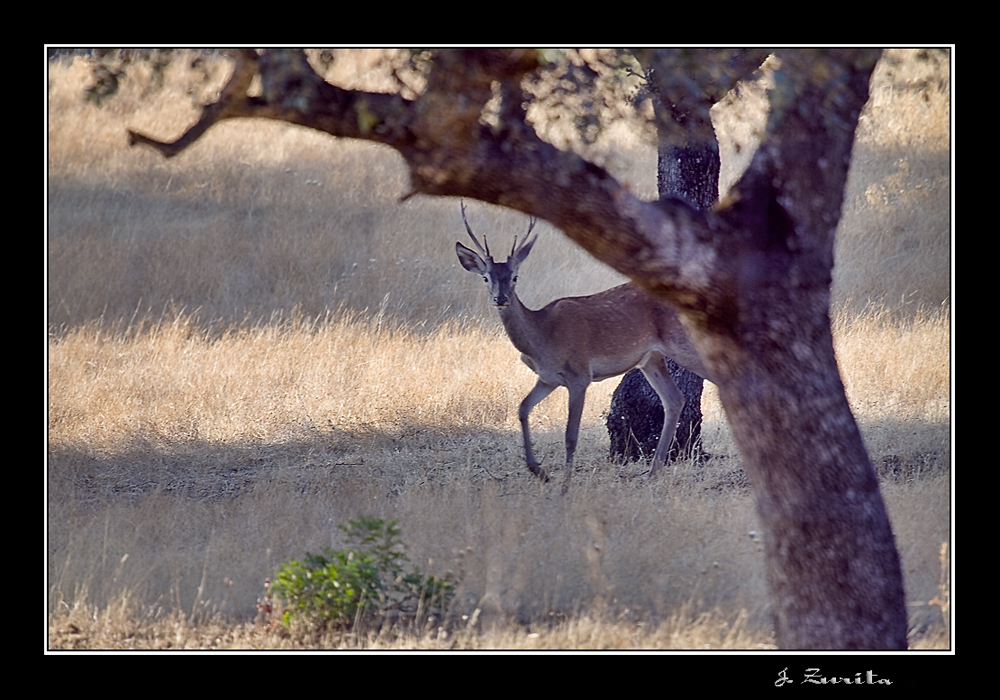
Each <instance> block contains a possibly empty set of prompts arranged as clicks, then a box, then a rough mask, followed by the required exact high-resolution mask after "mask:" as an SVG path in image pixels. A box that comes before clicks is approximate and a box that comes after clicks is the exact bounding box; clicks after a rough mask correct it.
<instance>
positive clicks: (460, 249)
mask: <svg viewBox="0 0 1000 700" xmlns="http://www.w3.org/2000/svg"><path fill="white" fill-rule="evenodd" d="M455 252H456V253H457V254H458V261H459V262H460V263H462V267H464V268H465V269H466V270H468V271H469V272H475V273H476V274H477V275H483V276H484V277H485V276H486V272H487V270H486V263H485V262H484V261H483V259H482V258H481V257H479V255H478V254H477V253H476V252H475V251H473V250H472V249H470V248H466V247H465V246H464V245H462V244H461V243H456V244H455Z"/></svg>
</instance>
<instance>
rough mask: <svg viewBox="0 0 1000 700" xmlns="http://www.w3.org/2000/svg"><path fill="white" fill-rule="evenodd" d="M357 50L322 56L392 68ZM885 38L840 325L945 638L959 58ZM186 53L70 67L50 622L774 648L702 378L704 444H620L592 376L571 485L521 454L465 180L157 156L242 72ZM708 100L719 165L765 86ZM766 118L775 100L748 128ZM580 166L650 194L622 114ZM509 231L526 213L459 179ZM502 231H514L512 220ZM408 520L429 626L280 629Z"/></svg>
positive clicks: (900, 521) (857, 389)
mask: <svg viewBox="0 0 1000 700" xmlns="http://www.w3.org/2000/svg"><path fill="white" fill-rule="evenodd" d="M365 59H366V56H365V55H362V57H361V59H359V60H357V61H355V60H354V58H353V57H351V56H342V57H339V58H338V60H337V61H336V62H335V63H334V64H333V66H332V69H331V70H332V71H333V72H332V74H331V75H330V79H331V80H333V81H343V82H342V84H345V85H347V84H350V83H352V81H364V80H366V79H370V77H369V76H367V75H366V73H365V65H364V63H365ZM948 61H949V59H948V57H947V56H944V57H941V56H939V55H933V54H932V55H930V56H927V55H926V53H924V54H921V53H920V52H914V51H894V52H891V54H890V55H889V56H888V57H887V59H884V60H883V63H882V64H881V65H880V67H879V69H878V71H877V73H876V77H875V79H874V80H873V90H872V99H871V101H870V103H869V105H868V108H867V109H866V113H865V114H864V115H863V117H862V121H861V124H860V126H859V129H858V141H857V145H856V147H855V156H854V161H853V164H852V170H851V179H850V184H849V187H848V192H847V195H846V199H845V205H844V216H843V219H842V221H841V225H840V228H839V230H838V248H837V266H836V268H835V286H834V298H835V305H834V336H835V341H836V346H837V353H838V361H839V363H840V367H841V372H842V375H843V377H844V382H845V385H846V387H847V391H848V398H849V399H850V401H851V405H852V408H853V410H854V412H855V416H856V418H857V420H858V423H859V425H860V428H861V430H862V433H863V434H864V437H865V440H866V444H867V446H868V449H869V452H870V454H871V457H872V460H873V462H874V463H875V465H876V468H877V469H878V470H879V473H880V476H881V486H882V489H883V495H884V497H885V499H886V502H887V506H888V509H889V514H890V517H891V520H892V525H893V529H894V532H895V535H896V541H897V545H898V548H899V550H900V555H901V557H902V562H903V572H904V576H905V585H906V594H907V601H908V604H909V606H910V608H909V611H910V619H911V635H910V644H911V647H922V648H947V647H949V645H950V643H951V641H950V628H949V621H950V612H949V610H948V596H949V595H950V581H949V579H948V578H947V572H948V571H949V569H950V567H949V566H948V565H947V560H948V556H949V552H950V550H949V549H948V546H947V545H948V543H950V541H951V519H952V512H951V508H952V493H951V484H952V476H953V475H952V467H953V463H952V449H953V446H952V426H951V395H952V387H951V355H950V349H951V296H950V295H951V291H950V290H951V279H950V274H951V269H950V264H951V258H950V250H951V248H950V246H951V211H950V207H951V180H950V167H951V164H950V150H949V149H950V138H951V137H950V111H949V110H950V73H949V70H950V68H949V63H948ZM228 66H229V64H228V63H227V61H226V59H225V58H223V57H221V56H217V55H213V56H200V55H198V56H196V55H195V54H193V53H191V54H187V53H182V54H181V56H180V57H178V58H175V60H174V61H173V62H172V63H171V64H170V66H169V67H168V68H167V69H166V70H165V72H164V73H163V75H162V80H163V84H162V87H151V85H152V84H154V83H155V81H152V80H151V78H150V76H149V75H148V73H149V68H148V66H146V65H142V64H138V65H133V66H130V68H129V71H130V72H129V78H128V79H127V80H125V81H124V82H123V83H122V85H121V87H120V90H119V92H118V94H117V95H116V96H115V97H114V98H113V99H108V100H105V101H104V102H103V103H102V104H100V105H97V104H95V103H93V102H87V101H85V100H84V93H85V91H86V89H87V88H88V86H89V85H91V83H92V81H93V78H92V76H91V69H90V64H89V62H88V59H86V58H83V57H76V58H71V57H65V58H61V59H53V60H50V62H49V65H48V86H49V87H48V100H49V102H48V188H49V189H48V213H47V216H48V221H47V223H48V230H47V247H48V250H47V253H48V269H47V307H46V308H47V332H48V339H47V367H48V377H47V402H48V424H47V471H46V514H47V522H46V527H47V537H46V545H47V551H46V555H47V571H46V586H47V589H46V591H47V617H48V645H49V648H52V649H73V648H89V649H151V648H156V649H164V648H234V649H251V648H253V649H268V648H288V649H292V648H366V649H384V648H396V649H400V648H404V649H405V648H419V649H452V648H463V649H498V648H499V649H508V648H510V649H582V648H587V649H611V648H616V649H634V648H675V649H677V648H679V649H704V648H711V649H762V648H770V647H771V646H772V645H773V638H772V635H771V630H770V622H769V611H768V597H767V590H766V582H765V577H764V565H763V544H762V541H761V535H760V534H759V533H758V532H757V531H758V529H759V527H758V526H757V518H756V514H755V510H754V502H753V496H752V491H751V487H750V485H749V483H748V482H747V480H746V477H745V475H744V474H743V472H742V469H741V468H740V455H739V452H738V450H737V449H736V446H735V444H734V442H733V440H732V438H731V436H730V433H729V428H728V426H727V424H726V418H725V414H724V411H723V410H722V407H721V405H720V403H719V401H718V398H717V394H716V392H715V389H714V387H713V386H712V385H710V384H707V383H706V389H705V396H704V399H703V406H702V408H703V411H704V416H705V419H704V427H703V432H704V434H703V440H704V448H705V451H706V453H707V458H706V459H704V460H703V461H687V462H678V463H676V464H674V465H668V468H667V469H665V470H664V473H662V474H661V475H660V477H659V478H657V479H656V480H655V481H652V482H649V481H647V480H646V479H644V478H643V475H644V473H645V472H647V471H648V465H647V464H644V463H633V464H626V465H618V464H613V463H611V462H609V460H608V435H607V430H606V428H605V416H604V414H605V412H606V411H607V408H608V405H609V403H610V398H611V394H612V393H613V391H614V389H615V386H616V385H617V380H616V379H611V380H608V381H605V382H601V383H597V384H593V385H592V386H591V387H590V389H589V391H588V394H587V403H586V408H585V410H584V417H583V424H582V429H581V434H580V445H579V448H578V451H577V454H576V465H575V468H576V473H575V474H574V477H573V482H572V486H571V489H570V492H569V493H568V495H566V496H564V497H562V496H560V495H559V490H558V486H556V484H560V483H561V476H562V475H561V471H562V466H561V463H562V462H563V460H564V445H563V431H564V429H565V422H566V414H567V407H566V392H565V391H564V390H562V389H560V390H558V391H556V392H555V393H553V395H552V396H550V397H549V398H548V399H546V400H545V401H544V402H543V403H541V404H540V405H539V406H538V407H537V408H536V409H535V411H534V412H533V413H532V415H531V421H532V429H533V437H534V441H535V445H536V451H537V452H538V455H539V457H540V458H542V460H543V464H544V465H545V467H546V468H547V469H550V470H553V471H555V478H554V479H553V484H541V483H538V482H537V480H536V479H535V478H534V477H533V476H532V475H531V474H530V473H529V472H528V470H527V468H526V467H525V464H524V455H523V449H522V444H521V434H520V428H519V424H518V420H517V406H518V404H519V402H520V401H521V399H522V398H523V397H524V396H525V395H526V394H527V393H528V391H529V390H530V389H531V387H532V385H533V384H534V380H535V375H534V374H533V373H532V372H531V371H530V370H529V369H528V368H527V367H526V366H524V365H523V364H522V363H521V362H520V360H519V353H518V352H517V351H516V350H515V349H514V347H513V346H512V345H511V343H510V341H509V340H508V339H507V337H506V336H505V335H504V333H503V329H502V328H501V326H500V323H499V320H498V319H497V316H496V312H495V311H494V310H493V309H492V308H491V307H490V305H489V303H488V299H487V295H486V293H485V291H484V289H483V284H482V281H481V280H480V279H479V278H478V277H476V276H474V275H471V274H469V273H467V272H466V271H465V270H464V269H462V267H461V266H460V265H459V264H458V260H457V258H456V256H455V242H456V241H459V240H464V239H465V237H466V236H465V230H464V227H463V225H462V221H461V215H460V213H459V203H458V202H457V201H456V200H452V199H444V198H439V199H435V198H428V197H415V198H412V199H409V200H407V201H406V202H404V203H400V202H399V198H400V197H401V196H402V195H403V194H405V193H406V192H407V189H408V188H407V174H406V171H405V169H404V167H403V162H402V159H401V158H399V157H398V156H397V155H396V154H395V152H393V151H391V150H389V149H385V148H382V147H379V146H376V145H372V144H368V143H357V142H351V141H346V140H336V139H334V138H332V137H328V136H325V135H322V134H319V133H316V132H313V131H309V130H306V129H300V128H297V127H292V126H288V125H285V124H277V123H270V122H257V121H249V120H233V121H229V122H225V123H223V124H221V125H218V126H216V127H214V128H213V129H212V130H211V131H210V132H209V133H208V134H207V135H206V136H204V137H203V138H202V139H201V140H200V141H199V142H198V143H197V144H195V145H194V146H193V147H191V148H190V149H188V150H187V151H186V152H184V153H183V154H182V155H180V156H178V157H177V158H175V159H171V160H166V159H164V158H162V157H161V156H160V155H158V154H156V153H154V152H153V151H152V150H149V149H142V148H134V149H129V148H128V147H127V145H126V135H125V130H126V129H127V128H135V129H138V130H140V131H143V132H145V133H150V134H158V135H162V136H164V137H165V138H166V137H169V138H173V137H174V136H176V135H178V134H179V133H181V131H182V130H183V129H184V128H185V127H186V126H187V125H188V124H189V123H190V122H192V121H193V120H194V119H195V118H196V114H197V112H196V109H195V107H194V103H201V102H207V101H211V99H213V98H212V90H218V88H219V86H220V85H221V83H222V82H223V81H224V80H225V79H226V77H227V70H228ZM746 92H747V94H746V95H745V96H744V99H742V100H736V101H734V102H733V104H730V105H724V106H723V108H722V109H720V110H719V114H718V118H717V126H716V128H717V131H718V133H719V138H720V143H721V147H722V158H723V171H724V172H723V176H722V184H723V187H726V186H728V184H730V183H732V182H733V181H734V180H735V179H736V178H737V177H738V175H739V172H740V168H741V167H743V166H745V164H746V162H747V161H748V159H749V158H750V157H751V156H752V153H753V133H754V127H753V125H754V124H755V123H760V121H759V120H760V119H762V115H761V114H760V109H759V95H758V94H755V93H754V91H752V90H747V91H746ZM755 120H757V121H755ZM588 157H591V158H593V159H594V160H596V161H597V162H600V163H601V164H602V165H604V166H605V167H607V168H608V169H609V170H610V171H611V172H612V173H613V174H614V175H615V176H616V177H618V178H620V179H622V180H624V181H626V182H628V183H629V185H630V187H631V189H632V191H633V192H636V193H639V194H640V195H641V196H645V197H648V198H650V199H652V198H655V197H656V152H655V148H654V146H653V145H652V144H649V143H646V142H644V141H643V139H641V138H639V137H638V136H636V135H634V134H633V133H632V132H631V131H629V130H628V129H625V128H623V129H622V130H621V131H620V132H615V133H610V134H608V135H607V138H605V139H603V140H601V141H599V142H598V143H597V144H596V145H595V146H593V147H592V150H591V151H588ZM466 206H467V208H468V215H469V220H470V223H471V224H472V226H473V228H474V229H475V230H476V231H477V233H479V232H483V233H486V234H487V235H488V236H489V237H490V239H491V243H493V244H494V245H495V248H496V249H502V248H504V246H506V245H509V244H510V241H511V240H512V239H513V237H514V236H515V235H517V236H521V235H523V233H524V231H525V230H526V228H527V220H526V218H525V217H524V216H522V215H519V214H517V213H515V212H511V211H508V210H503V209H500V208H496V207H491V206H487V205H485V204H482V203H480V202H476V201H467V202H466ZM535 230H536V231H538V232H539V237H538V242H537V244H536V245H535V247H534V250H533V253H532V256H531V258H530V259H529V260H528V261H527V262H526V264H525V265H524V266H523V267H522V269H521V271H520V282H519V285H518V293H519V295H520V296H521V298H522V299H523V301H524V302H525V304H527V305H528V306H530V307H532V308H537V307H539V306H542V305H544V304H545V303H548V302H549V301H551V300H552V299H554V298H557V297H560V296H569V295H578V294H589V293H592V292H596V291H600V290H602V289H606V288H608V287H611V286H613V285H615V284H619V283H620V282H621V281H622V278H621V277H620V276H619V275H617V274H616V273H615V272H613V271H611V270H610V269H608V268H606V267H604V266H602V265H601V264H600V263H597V262H596V261H594V260H593V259H591V258H589V257H588V256H587V255H586V254H584V253H582V252H581V251H580V250H579V249H577V248H576V247H575V246H574V245H573V244H572V243H570V242H568V241H567V240H566V239H565V238H563V236H562V235H561V234H560V233H559V231H558V230H555V229H553V228H552V227H551V226H549V225H548V224H547V223H546V222H544V221H541V222H539V224H538V226H537V228H536V229H535ZM494 242H495V243H494ZM365 515H370V516H374V517H377V518H381V519H384V520H386V521H393V520H395V521H398V523H399V526H400V528H401V532H402V539H403V541H404V542H405V543H406V545H407V548H406V552H407V555H408V556H409V558H410V559H411V560H412V562H413V563H414V564H416V565H418V566H419V567H420V568H421V569H422V570H424V571H426V572H429V573H433V574H438V575H443V574H445V573H449V574H450V575H451V576H452V578H453V580H454V581H455V582H456V596H455V599H454V602H453V604H452V609H451V610H449V611H448V613H447V615H445V617H444V619H436V620H435V621H434V623H433V624H431V625H423V626H414V625H408V624H405V623H404V622H402V621H400V622H398V623H397V624H395V625H383V626H382V628H381V629H372V630H366V631H365V630H362V631H358V632H344V631H337V630H319V631H317V630H311V629H307V628H305V627H301V626H300V627H292V628H286V627H282V626H281V625H280V624H278V623H277V622H276V621H269V620H267V619H262V618H263V617H265V616H261V615H259V614H258V613H259V610H258V603H259V601H261V599H262V597H263V596H264V594H265V579H268V578H270V577H273V576H274V573H275V571H276V569H277V567H278V565H279V564H281V563H282V562H285V561H288V560H289V559H292V558H301V557H302V556H303V555H304V554H305V553H306V552H319V551H321V550H322V549H323V548H325V547H332V548H334V549H338V548H340V547H343V546H344V545H345V542H344V540H343V532H342V531H341V530H340V529H339V528H338V526H339V525H341V524H343V523H347V522H348V521H349V520H356V519H357V518H359V517H361V516H365Z"/></svg>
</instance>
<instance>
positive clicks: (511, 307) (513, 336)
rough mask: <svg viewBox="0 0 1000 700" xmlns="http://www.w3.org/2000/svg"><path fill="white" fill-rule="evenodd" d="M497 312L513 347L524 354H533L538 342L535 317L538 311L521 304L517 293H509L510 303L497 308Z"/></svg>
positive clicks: (535, 352)
mask: <svg viewBox="0 0 1000 700" xmlns="http://www.w3.org/2000/svg"><path fill="white" fill-rule="evenodd" d="M499 312H500V322H501V323H503V327H504V330H506V331H507V337H508V338H510V342H512V343H513V344H514V347H515V348H517V349H518V350H520V351H521V352H522V353H524V354H525V355H529V356H535V355H536V354H537V352H538V343H539V337H538V326H537V319H536V316H537V315H538V313H539V312H538V311H532V310H531V309H529V308H528V307H527V306H525V305H524V304H522V303H521V300H520V299H518V298H517V294H511V299H510V303H509V304H508V305H507V306H505V307H503V308H501V309H499Z"/></svg>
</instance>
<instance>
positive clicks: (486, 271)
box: [455, 202, 711, 493]
mask: <svg viewBox="0 0 1000 700" xmlns="http://www.w3.org/2000/svg"><path fill="white" fill-rule="evenodd" d="M461 206H462V222H463V223H464V224H465V230H466V231H467V232H468V234H469V238H471V239H472V242H473V243H474V244H475V246H476V248H477V249H478V251H479V252H478V253H477V252H476V251H474V250H472V249H471V248H468V247H466V246H464V245H462V243H460V242H456V243H455V252H456V253H457V254H458V260H459V262H460V263H461V264H462V267H464V268H465V269H466V270H468V271H469V272H473V273H475V274H477V275H480V276H482V278H483V280H484V281H485V282H486V284H487V286H488V287H489V294H490V301H491V302H492V304H493V306H494V307H496V309H497V311H498V312H499V314H500V321H501V323H502V324H503V327H504V330H506V332H507V337H508V338H510V341H511V342H512V343H513V344H514V347H515V348H517V349H518V350H520V351H521V361H522V362H524V364H526V365H527V366H528V367H529V368H531V371H533V372H534V373H535V374H537V375H538V381H537V382H536V383H535V386H534V388H533V389H532V390H531V392H530V393H529V394H528V395H527V396H526V397H525V398H524V400H523V401H522V402H521V405H520V407H519V408H518V419H519V420H520V422H521V434H522V437H523V438H524V454H525V460H526V462H527V464H528V469H529V470H530V471H531V473H532V474H534V475H535V476H536V477H538V478H539V479H541V480H542V481H544V482H547V481H549V476H548V474H547V473H546V472H545V470H544V469H542V466H541V463H540V462H539V461H538V460H537V459H536V458H535V454H534V452H533V451H532V448H531V431H530V429H529V427H528V416H529V415H530V414H531V410H532V409H533V408H534V407H535V406H537V405H538V403H539V402H541V401H542V400H543V399H544V398H545V397H547V396H548V395H549V394H551V393H552V392H553V391H555V389H556V387H560V386H564V387H566V389H568V390H569V418H568V420H567V423H566V478H565V481H564V485H563V492H564V493H565V492H566V490H567V489H568V487H569V482H570V477H571V476H572V473H573V455H574V453H575V452H576V445H577V438H578V436H579V433H580V418H581V416H582V414H583V405H584V399H585V397H586V394H587V387H588V386H590V384H591V383H592V382H599V381H602V380H604V379H608V378H610V377H617V376H619V375H622V374H625V373H626V372H628V371H629V370H631V369H632V368H634V367H638V368H639V369H640V370H642V373H643V374H644V375H645V377H646V379H647V380H648V381H649V383H650V385H651V386H652V387H653V389H654V390H655V391H656V393H657V395H658V396H659V397H660V401H661V402H662V403H663V414H664V416H663V430H662V432H661V433H660V440H659V442H658V443H657V446H656V452H655V453H654V454H653V462H652V466H651V468H650V472H649V478H650V479H652V478H653V477H654V476H656V474H657V472H659V470H660V469H661V468H662V467H663V465H664V463H665V462H666V457H667V453H668V450H669V448H670V444H671V442H672V441H673V439H674V432H675V431H676V429H677V421H678V420H679V419H680V415H681V410H682V409H683V408H684V403H685V399H684V394H682V393H681V391H680V389H678V388H677V384H675V383H674V380H673V379H672V378H671V376H670V373H669V372H668V371H667V366H666V363H665V360H666V358H668V357H669V358H671V359H672V360H673V361H674V362H676V363H677V364H678V365H680V366H681V367H683V368H684V369H687V370H689V371H691V372H694V373H695V374H697V375H698V376H700V377H701V378H702V379H708V380H709V381H711V378H710V377H709V375H708V372H707V371H706V370H705V367H704V365H703V363H702V361H701V358H700V357H699V356H698V352H697V351H696V350H695V348H694V345H693V344H692V343H691V340H690V339H689V338H688V335H687V332H686V331H685V330H684V326H683V325H682V324H681V320H680V318H679V316H678V315H677V311H676V310H675V309H674V308H673V307H672V306H670V305H669V304H667V303H666V302H661V301H659V300H657V299H656V298H655V297H653V296H652V295H650V294H649V293H648V292H646V291H645V290H643V289H641V288H639V287H637V286H635V285H634V284H632V283H626V284H622V285H620V286H618V287H614V288H612V289H608V290H606V291H603V292H599V293H597V294H591V295H590V296H581V297H564V298H562V299H556V300H555V301H553V302H550V303H549V304H548V305H546V306H545V307H543V308H541V309H537V310H532V309H529V308H527V307H526V306H525V305H524V304H522V303H521V300H520V299H518V297H517V293H516V291H515V285H516V284H517V271H518V269H519V268H520V267H521V265H522V264H523V263H524V261H525V259H527V257H528V254H529V253H530V252H531V249H532V247H533V246H534V245H535V241H536V240H538V234H537V233H536V234H535V236H534V237H531V232H532V231H533V230H534V228H535V224H536V223H537V219H535V218H534V217H532V218H531V219H530V221H529V224H528V232H527V233H526V234H525V236H524V239H523V240H522V241H521V244H520V245H518V243H517V237H515V238H514V244H513V246H512V247H511V251H510V255H509V256H508V257H507V260H506V261H505V262H497V261H495V260H494V259H493V257H492V256H491V255H490V251H489V243H488V242H487V243H486V247H485V248H484V247H483V246H482V245H480V243H479V240H478V239H477V238H476V236H475V234H474V233H473V232H472V227H471V226H470V225H469V221H468V219H467V218H466V215H465V203H464V202H462V204H461ZM483 240H484V241H486V237H485V236H484V237H483Z"/></svg>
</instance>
